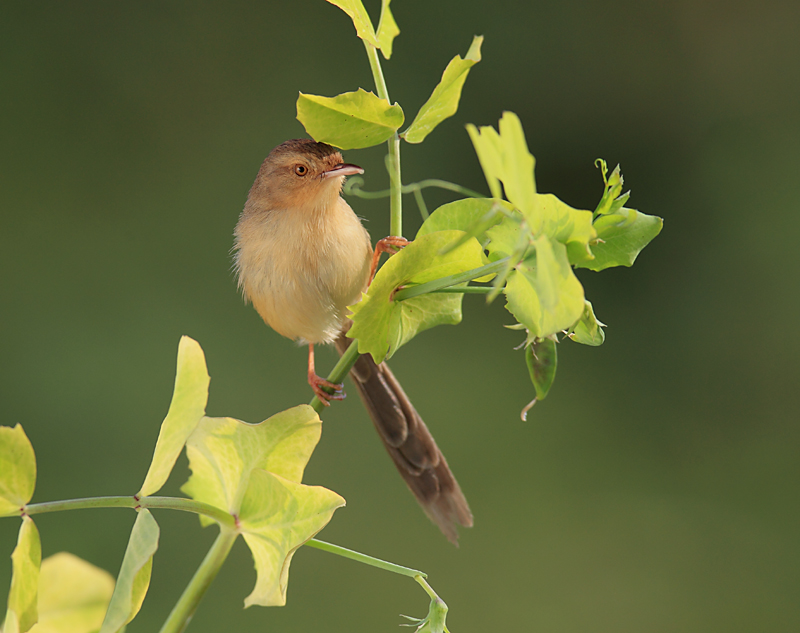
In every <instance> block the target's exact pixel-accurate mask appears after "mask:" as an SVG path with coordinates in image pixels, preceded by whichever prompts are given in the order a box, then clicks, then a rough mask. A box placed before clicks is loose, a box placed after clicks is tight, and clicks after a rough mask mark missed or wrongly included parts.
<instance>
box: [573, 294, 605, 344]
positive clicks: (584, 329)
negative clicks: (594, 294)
mask: <svg viewBox="0 0 800 633" xmlns="http://www.w3.org/2000/svg"><path fill="white" fill-rule="evenodd" d="M604 327H605V323H601V322H600V321H599V320H598V318H597V317H596V316H595V315H594V308H593V307H592V303H591V301H587V302H586V305H585V307H584V308H583V314H582V315H581V318H580V320H579V321H578V322H577V323H576V324H575V326H574V327H573V329H572V332H570V334H569V337H570V338H571V339H572V340H573V341H575V342H576V343H582V344H583V345H591V346H593V347H597V346H598V345H602V344H603V343H604V342H605V340H606V335H605V332H603V328H604Z"/></svg>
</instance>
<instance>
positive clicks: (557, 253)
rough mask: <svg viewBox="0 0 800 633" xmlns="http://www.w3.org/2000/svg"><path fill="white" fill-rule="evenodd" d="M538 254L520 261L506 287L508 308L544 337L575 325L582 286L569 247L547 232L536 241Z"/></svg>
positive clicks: (534, 334) (533, 332) (532, 332)
mask: <svg viewBox="0 0 800 633" xmlns="http://www.w3.org/2000/svg"><path fill="white" fill-rule="evenodd" d="M533 245H534V248H535V253H534V255H533V256H532V257H529V258H527V259H526V260H525V261H523V262H520V264H519V265H518V266H517V269H516V270H515V271H514V272H513V273H511V275H510V276H509V278H508V283H507V285H506V288H505V294H506V299H507V300H508V304H507V306H506V307H507V308H508V310H509V312H511V313H512V314H513V315H514V316H515V317H516V318H517V321H519V322H520V323H521V324H523V325H524V326H525V327H526V328H527V329H528V339H529V340H534V339H537V338H539V339H541V338H545V337H547V336H550V335H551V334H555V333H556V332H560V331H561V330H565V329H567V328H570V327H572V325H573V324H574V323H575V322H576V321H577V320H578V319H579V318H580V316H581V314H582V313H583V306H584V296H583V286H581V283H580V282H579V281H578V278H577V277H575V274H574V273H573V272H572V268H571V267H570V265H569V260H568V259H567V249H566V247H565V246H564V245H563V244H562V243H561V242H556V241H554V240H553V239H552V238H550V237H548V236H547V235H542V236H541V237H539V238H538V239H536V240H535V241H534V242H533Z"/></svg>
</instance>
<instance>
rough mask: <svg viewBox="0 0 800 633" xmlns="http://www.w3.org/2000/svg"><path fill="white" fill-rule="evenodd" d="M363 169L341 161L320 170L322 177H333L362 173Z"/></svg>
mask: <svg viewBox="0 0 800 633" xmlns="http://www.w3.org/2000/svg"><path fill="white" fill-rule="evenodd" d="M363 173H364V170H363V169H361V167H359V166H358V165H351V164H350V163H342V164H341V165H336V167H334V168H333V169H329V170H328V171H323V172H322V177H323V178H333V177H334V176H354V175H356V174H363Z"/></svg>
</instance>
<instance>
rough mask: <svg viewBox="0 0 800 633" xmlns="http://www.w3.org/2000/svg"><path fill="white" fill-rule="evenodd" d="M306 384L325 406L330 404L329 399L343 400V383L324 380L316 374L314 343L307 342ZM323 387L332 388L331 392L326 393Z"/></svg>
mask: <svg viewBox="0 0 800 633" xmlns="http://www.w3.org/2000/svg"><path fill="white" fill-rule="evenodd" d="M308 384H309V386H310V387H311V388H312V389H313V390H314V393H315V394H316V396H317V398H319V401H320V402H321V403H322V404H324V405H325V406H326V407H329V406H331V400H344V399H345V396H346V394H345V392H344V391H343V387H344V385H342V384H341V383H339V384H338V385H337V384H334V383H332V382H330V381H328V380H325V379H324V378H322V377H321V376H317V372H316V371H315V370H314V344H313V343H309V344H308ZM323 387H327V388H328V389H333V393H328V392H327V391H325V390H324V389H323Z"/></svg>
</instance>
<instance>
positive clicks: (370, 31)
mask: <svg viewBox="0 0 800 633" xmlns="http://www.w3.org/2000/svg"><path fill="white" fill-rule="evenodd" d="M328 2H330V3H331V4H332V5H334V6H337V7H339V8H340V9H341V10H342V11H344V12H345V13H346V14H347V15H349V16H350V19H351V20H353V26H355V27H356V34H357V35H358V37H360V38H361V39H362V40H364V41H365V42H369V43H370V44H372V45H373V46H374V47H375V48H380V44H379V43H378V40H377V38H376V37H375V29H374V28H373V26H372V20H370V19H369V14H368V13H367V10H366V9H365V8H364V4H363V3H362V2H361V0H328ZM317 140H319V139H317Z"/></svg>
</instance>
